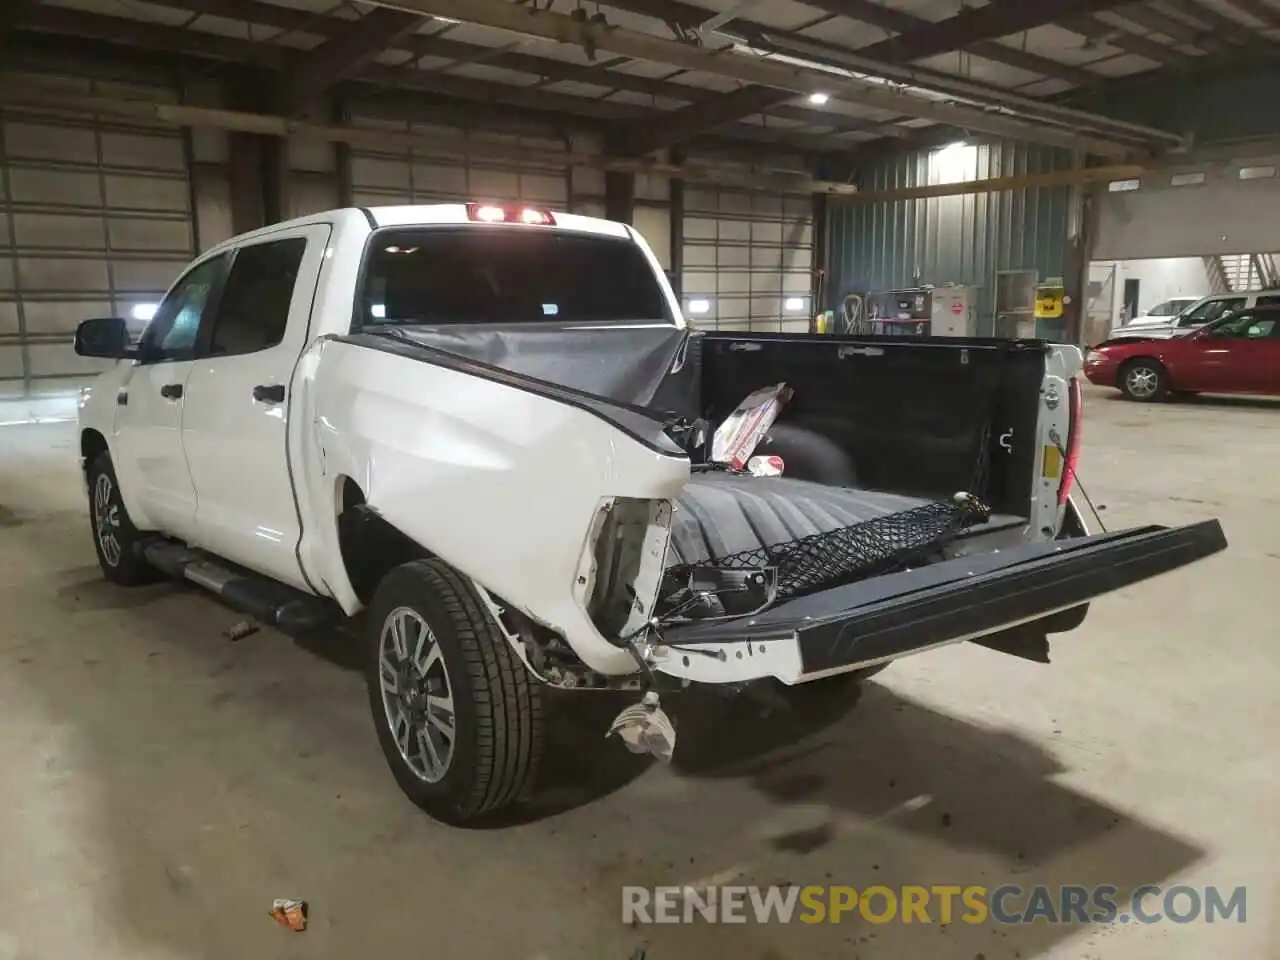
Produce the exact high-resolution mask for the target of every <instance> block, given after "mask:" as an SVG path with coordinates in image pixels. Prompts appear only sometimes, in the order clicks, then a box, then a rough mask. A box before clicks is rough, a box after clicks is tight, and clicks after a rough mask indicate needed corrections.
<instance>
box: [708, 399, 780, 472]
mask: <svg viewBox="0 0 1280 960" xmlns="http://www.w3.org/2000/svg"><path fill="white" fill-rule="evenodd" d="M791 396H792V391H791V390H790V389H789V388H788V387H787V385H786V384H785V383H775V384H774V385H773V386H772V387H762V388H761V389H759V390H756V391H755V392H754V393H751V394H749V395H748V396H747V398H746V399H745V400H743V401H742V402H741V403H740V404H738V406H737V407H735V408H734V411H733V413H731V414H729V416H728V417H727V418H725V421H724V423H722V424H720V426H719V427H717V428H716V433H715V436H714V437H712V439H711V459H712V460H713V461H714V462H716V463H727V464H728V465H729V466H730V467H732V468H733V469H734V470H741V469H742V468H743V467H744V466H746V463H747V461H748V460H749V459H750V458H751V454H752V452H753V451H754V450H755V448H756V447H757V446H758V445H759V443H760V441H761V440H763V439H764V435H765V434H766V433H768V432H769V428H770V427H771V426H773V422H774V421H775V420H777V419H778V414H779V413H781V412H782V405H783V404H784V403H786V402H787V401H788V400H790V399H791Z"/></svg>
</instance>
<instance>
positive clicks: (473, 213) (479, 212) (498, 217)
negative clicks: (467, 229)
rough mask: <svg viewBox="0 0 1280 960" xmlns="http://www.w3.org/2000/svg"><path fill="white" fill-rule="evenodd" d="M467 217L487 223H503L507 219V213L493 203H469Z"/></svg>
mask: <svg viewBox="0 0 1280 960" xmlns="http://www.w3.org/2000/svg"><path fill="white" fill-rule="evenodd" d="M467 215H468V216H469V217H471V219H472V220H483V221H484V222H485V223H501V222H502V221H503V220H506V219H507V211H505V210H503V209H502V208H501V207H496V206H494V205H493V204H491V203H469V204H467Z"/></svg>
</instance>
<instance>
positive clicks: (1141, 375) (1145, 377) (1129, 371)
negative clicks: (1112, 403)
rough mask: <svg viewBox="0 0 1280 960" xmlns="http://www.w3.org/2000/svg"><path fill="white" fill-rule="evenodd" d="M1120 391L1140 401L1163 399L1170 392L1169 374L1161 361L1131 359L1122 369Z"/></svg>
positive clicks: (1147, 401)
mask: <svg viewBox="0 0 1280 960" xmlns="http://www.w3.org/2000/svg"><path fill="white" fill-rule="evenodd" d="M1120 392H1121V393H1123V394H1124V395H1125V396H1126V397H1128V398H1129V399H1130V400H1136V401H1138V402H1139V403H1152V402H1154V401H1156V400H1163V399H1164V398H1165V395H1166V394H1168V392H1169V374H1168V373H1166V372H1165V369H1164V367H1162V366H1161V365H1160V363H1159V361H1156V360H1148V359H1145V358H1144V359H1139V360H1130V361H1129V362H1128V363H1126V364H1125V365H1124V366H1123V367H1122V368H1121V369H1120Z"/></svg>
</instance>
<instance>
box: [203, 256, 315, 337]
mask: <svg viewBox="0 0 1280 960" xmlns="http://www.w3.org/2000/svg"><path fill="white" fill-rule="evenodd" d="M306 252H307V241H306V239H305V238H303V237H290V238H289V239H287V240H272V241H270V242H269V243H259V244H255V245H254V246H252V247H243V248H241V249H240V250H239V251H237V252H236V257H235V260H234V261H233V262H232V264H231V272H230V273H229V274H228V275H227V282H226V285H225V286H224V287H223V288H222V296H221V297H220V298H219V301H218V312H217V316H216V318H215V319H214V323H213V336H212V340H211V342H210V345H209V352H210V353H211V354H213V355H214V356H230V355H234V354H244V353H256V352H257V351H259V350H266V349H267V348H268V347H274V346H275V345H276V344H278V343H279V342H280V341H281V340H283V339H284V330H285V326H286V325H287V324H288V322H289V304H290V303H291V302H292V301H293V287H294V284H295V283H296V282H297V280H298V268H299V267H300V266H301V265H302V257H303V254H305V253H306Z"/></svg>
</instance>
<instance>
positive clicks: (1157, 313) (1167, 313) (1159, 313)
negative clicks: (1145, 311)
mask: <svg viewBox="0 0 1280 960" xmlns="http://www.w3.org/2000/svg"><path fill="white" fill-rule="evenodd" d="M1181 307H1182V304H1180V303H1179V302H1178V301H1177V300H1166V301H1165V302H1164V303H1157V304H1156V305H1155V306H1154V307H1152V308H1151V313H1150V314H1149V315H1150V316H1153V317H1172V316H1173V315H1174V314H1176V313H1177V312H1178V310H1179V309H1180V308H1181Z"/></svg>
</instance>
